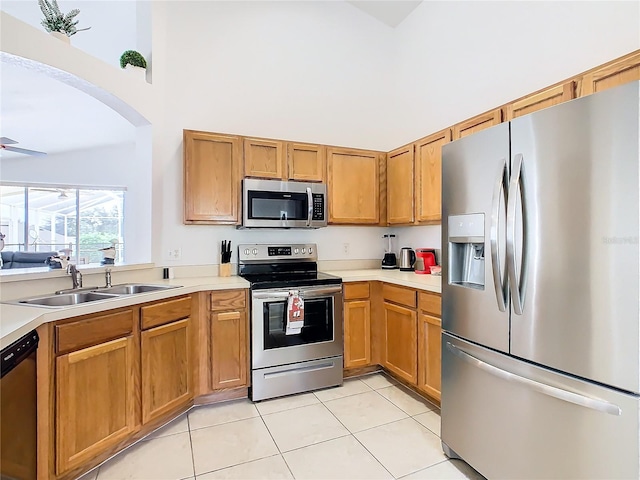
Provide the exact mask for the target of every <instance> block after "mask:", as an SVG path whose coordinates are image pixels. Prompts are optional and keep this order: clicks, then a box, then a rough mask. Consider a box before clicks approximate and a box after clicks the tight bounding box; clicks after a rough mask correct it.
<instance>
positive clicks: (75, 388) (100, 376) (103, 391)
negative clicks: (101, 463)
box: [56, 336, 140, 474]
mask: <svg viewBox="0 0 640 480" xmlns="http://www.w3.org/2000/svg"><path fill="white" fill-rule="evenodd" d="M137 358H138V354H137V349H136V348H135V346H134V341H133V337H132V336H128V337H125V338H119V339H116V340H112V341H110V342H106V343H102V344H99V345H95V346H93V347H89V348H85V349H83V350H78V351H76V352H72V353H68V354H66V355H62V356H60V357H58V358H57V359H56V470H57V473H58V474H61V473H63V472H65V471H67V470H70V469H72V468H75V467H78V466H80V465H82V464H84V463H85V462H86V461H88V460H91V459H92V458H93V457H94V456H95V455H97V454H99V453H102V452H103V451H104V450H105V449H107V448H109V447H111V446H113V445H115V444H117V443H119V442H120V441H122V440H124V439H126V438H127V437H128V436H129V435H130V434H131V433H133V432H134V431H135V430H136V429H137V427H138V426H139V423H140V421H139V418H138V413H137V412H138V411H139V400H140V398H139V395H138V394H137V391H136V388H135V382H134V372H136V371H137V370H138V363H137Z"/></svg>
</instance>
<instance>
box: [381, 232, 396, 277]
mask: <svg viewBox="0 0 640 480" xmlns="http://www.w3.org/2000/svg"><path fill="white" fill-rule="evenodd" d="M382 238H384V239H386V240H387V241H388V246H385V247H384V258H383V259H382V268H385V269H393V268H398V260H397V259H396V254H395V253H394V251H393V245H392V243H393V240H394V239H395V238H396V236H395V235H394V234H389V233H388V234H385V235H383V236H382ZM385 243H386V242H385Z"/></svg>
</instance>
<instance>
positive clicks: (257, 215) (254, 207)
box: [242, 179, 327, 228]
mask: <svg viewBox="0 0 640 480" xmlns="http://www.w3.org/2000/svg"><path fill="white" fill-rule="evenodd" d="M325 212H326V185H323V184H313V183H303V182H280V181H276V180H258V179H245V180H244V183H243V213H242V215H243V218H242V226H243V227H248V228H254V227H270V228H319V227H325V226H326V225H327V221H326V216H325Z"/></svg>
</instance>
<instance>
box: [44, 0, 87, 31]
mask: <svg viewBox="0 0 640 480" xmlns="http://www.w3.org/2000/svg"><path fill="white" fill-rule="evenodd" d="M38 5H39V6H40V10H42V13H43V15H44V20H42V21H41V22H40V23H41V24H42V26H43V27H44V28H45V30H46V31H47V32H58V33H63V34H65V35H66V36H67V37H70V36H71V35H75V34H76V33H78V32H83V31H85V30H89V29H90V28H91V27H87V28H81V29H78V28H76V25H77V24H78V20H75V21H74V19H75V17H76V15H78V14H79V13H80V10H78V9H77V8H74V9H73V10H71V11H70V12H69V13H67V14H66V15H64V14H63V13H62V12H61V11H60V7H59V6H58V2H57V1H56V0H51V1H49V0H38Z"/></svg>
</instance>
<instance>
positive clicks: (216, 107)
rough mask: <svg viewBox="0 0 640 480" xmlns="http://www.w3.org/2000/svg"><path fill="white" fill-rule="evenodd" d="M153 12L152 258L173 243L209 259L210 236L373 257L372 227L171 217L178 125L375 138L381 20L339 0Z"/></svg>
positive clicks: (381, 122)
mask: <svg viewBox="0 0 640 480" xmlns="http://www.w3.org/2000/svg"><path fill="white" fill-rule="evenodd" d="M153 12H154V30H153V33H154V40H153V48H154V51H153V62H154V63H153V65H154V71H153V75H154V83H153V86H154V89H158V90H157V91H156V92H157V94H158V99H159V101H161V102H164V103H163V108H164V115H163V118H162V121H161V123H160V124H159V125H158V124H154V192H155V193H154V237H156V238H157V239H159V244H156V245H155V248H154V255H155V260H156V262H159V263H163V264H170V261H169V258H168V251H169V250H171V249H175V248H181V249H182V258H181V260H180V261H179V262H175V263H178V264H180V263H181V264H197V263H218V256H217V252H218V250H219V245H220V240H222V239H231V240H232V241H233V243H234V245H237V242H238V241H239V240H242V241H244V242H265V241H276V242H277V241H300V242H304V241H315V242H316V243H318V245H319V248H318V250H319V255H320V259H321V260H334V259H342V258H362V259H369V258H382V253H383V251H384V250H383V246H384V245H383V243H382V238H381V237H382V231H383V230H384V229H381V228H348V227H345V228H341V227H328V228H325V229H320V230H315V231H304V230H289V231H287V230H267V231H265V230H235V229H234V228H232V227H209V226H201V225H197V226H185V225H183V224H182V221H183V220H182V218H183V200H182V199H183V191H182V181H183V176H182V175H183V172H182V130H183V129H185V128H188V129H198V130H207V131H213V132H225V133H236V134H240V135H254V136H264V137H272V138H282V139H291V140H296V141H307V142H317V143H325V144H334V145H346V146H351V147H364V148H373V149H376V148H383V147H384V146H385V145H388V144H389V141H388V139H385V137H387V135H388V132H387V125H388V122H387V120H386V119H387V117H388V108H389V107H390V105H389V103H388V102H387V100H386V99H387V94H388V92H389V89H390V82H389V78H390V77H389V70H388V69H387V64H388V59H389V56H390V49H391V33H392V30H391V29H389V28H388V27H386V26H385V25H383V24H381V23H379V22H377V21H376V20H375V19H373V18H371V17H369V16H368V15H366V14H364V13H362V12H360V11H358V10H357V9H355V8H354V7H352V6H351V5H349V4H347V3H344V2H197V1H196V2H169V3H165V4H161V5H156V4H154V10H153ZM344 243H349V244H350V248H349V254H348V255H347V254H345V253H344V248H343V246H344ZM234 258H235V255H234Z"/></svg>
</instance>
